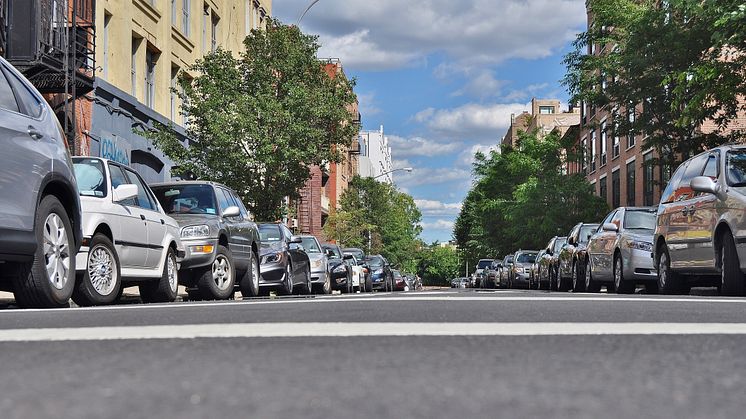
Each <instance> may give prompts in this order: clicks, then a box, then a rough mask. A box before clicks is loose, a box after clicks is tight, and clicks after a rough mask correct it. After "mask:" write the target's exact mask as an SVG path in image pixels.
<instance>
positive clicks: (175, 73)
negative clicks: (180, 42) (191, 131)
mask: <svg viewBox="0 0 746 419" xmlns="http://www.w3.org/2000/svg"><path fill="white" fill-rule="evenodd" d="M178 86H179V66H176V65H171V83H170V86H169V87H170V89H169V92H170V94H171V121H173V122H176V114H177V112H178V111H177V106H178V97H177V94H176V89H177V88H178Z"/></svg>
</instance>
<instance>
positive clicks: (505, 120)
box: [414, 103, 530, 143]
mask: <svg viewBox="0 0 746 419" xmlns="http://www.w3.org/2000/svg"><path fill="white" fill-rule="evenodd" d="M528 108H530V105H527V104H523V103H509V104H492V105H481V104H476V103H469V104H466V105H463V106H460V107H457V108H452V109H438V110H435V109H426V110H424V111H421V112H419V113H418V114H416V115H415V117H414V119H415V120H417V121H418V122H421V123H424V124H426V125H427V126H428V127H429V128H430V129H432V130H434V131H436V132H438V133H440V134H442V135H446V136H457V137H460V138H464V137H467V138H471V139H491V140H492V141H494V142H496V143H497V142H498V141H499V140H500V138H502V136H503V135H504V134H505V132H506V131H507V129H508V127H509V126H510V115H511V114H519V113H521V112H523V111H524V110H526V109H528Z"/></svg>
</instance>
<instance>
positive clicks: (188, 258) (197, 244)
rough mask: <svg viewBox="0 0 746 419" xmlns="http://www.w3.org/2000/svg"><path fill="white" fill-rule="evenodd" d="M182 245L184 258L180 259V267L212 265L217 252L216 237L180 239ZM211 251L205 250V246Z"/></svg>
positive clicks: (183, 268)
mask: <svg viewBox="0 0 746 419" xmlns="http://www.w3.org/2000/svg"><path fill="white" fill-rule="evenodd" d="M181 243H182V245H183V246H184V259H183V260H182V261H181V269H182V270H185V269H194V268H202V267H205V266H210V265H212V262H214V261H215V256H216V255H217V252H218V239H206V240H205V239H202V240H182V241H181ZM206 247H207V248H208V249H209V248H211V249H212V251H209V252H205V251H204V250H205V248H206Z"/></svg>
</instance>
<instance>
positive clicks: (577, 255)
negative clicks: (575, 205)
mask: <svg viewBox="0 0 746 419" xmlns="http://www.w3.org/2000/svg"><path fill="white" fill-rule="evenodd" d="M596 229H598V224H590V223H579V224H577V225H576V226H575V227H573V229H572V230H570V233H569V234H568V235H567V242H566V243H565V244H564V245H563V246H562V250H560V254H559V275H558V276H557V289H558V290H559V291H567V290H568V289H569V288H572V290H573V291H575V292H582V291H584V290H585V271H584V270H583V269H584V268H585V265H584V264H583V262H584V261H585V256H586V255H585V251H586V246H587V245H588V239H590V237H591V235H593V233H594V232H595V231H596Z"/></svg>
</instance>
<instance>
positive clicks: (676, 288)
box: [658, 245, 688, 295]
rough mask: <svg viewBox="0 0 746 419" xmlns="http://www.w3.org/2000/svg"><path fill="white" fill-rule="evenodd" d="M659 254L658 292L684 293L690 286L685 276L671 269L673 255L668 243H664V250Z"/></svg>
mask: <svg viewBox="0 0 746 419" xmlns="http://www.w3.org/2000/svg"><path fill="white" fill-rule="evenodd" d="M659 253H660V255H659V256H658V292H660V293H661V294H669V295H672V294H683V293H684V291H687V289H688V287H687V286H686V285H685V283H684V281H686V279H685V278H682V277H681V275H679V274H677V273H676V272H674V271H673V270H671V257H670V256H669V254H668V249H667V248H666V245H662V251H660V252H659Z"/></svg>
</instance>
